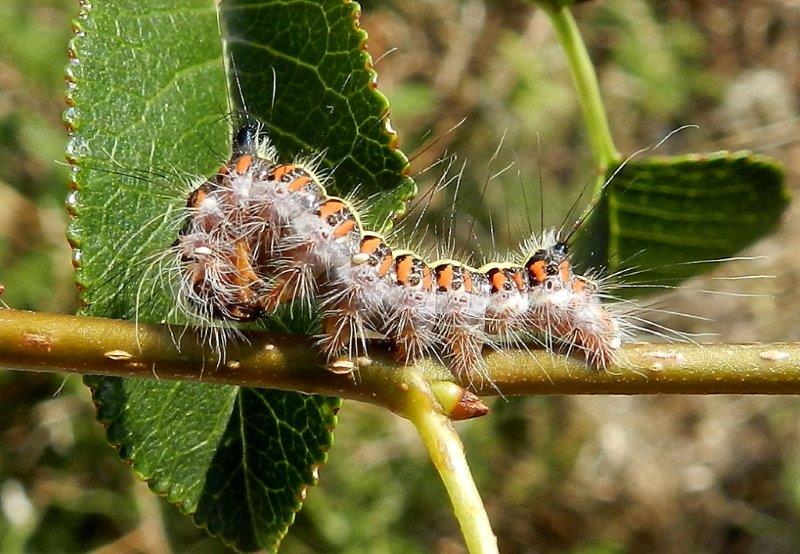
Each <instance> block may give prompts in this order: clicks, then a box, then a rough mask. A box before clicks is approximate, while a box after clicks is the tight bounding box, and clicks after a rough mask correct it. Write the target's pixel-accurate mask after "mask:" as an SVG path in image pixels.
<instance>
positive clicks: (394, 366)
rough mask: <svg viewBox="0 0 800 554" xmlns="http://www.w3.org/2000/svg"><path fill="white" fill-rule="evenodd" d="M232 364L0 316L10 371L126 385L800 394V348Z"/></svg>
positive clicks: (239, 359)
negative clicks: (452, 361) (450, 385)
mask: <svg viewBox="0 0 800 554" xmlns="http://www.w3.org/2000/svg"><path fill="white" fill-rule="evenodd" d="M247 339H248V340H247V341H238V342H237V343H235V344H232V345H230V347H229V348H228V351H227V356H226V359H225V361H224V362H222V363H218V361H217V357H216V355H215V354H214V353H213V351H212V350H211V349H209V348H206V347H204V346H203V345H202V343H201V342H200V341H199V340H198V339H197V338H196V337H195V335H194V333H193V332H191V330H190V331H188V332H186V330H185V329H183V328H178V327H169V326H165V325H144V324H138V325H137V324H134V323H132V322H129V321H122V320H113V319H102V318H95V317H83V316H68V315H53V314H43V313H32V312H24V311H17V310H11V309H3V310H0V367H5V368H8V369H17V370H26V371H53V372H64V373H80V374H99V375H109V376H118V377H125V378H145V379H147V378H150V379H167V380H187V381H202V382H205V383H217V384H235V385H242V386H248V387H264V388H276V389H284V390H295V391H302V392H308V393H318V394H327V395H333V396H339V397H342V398H348V399H354V400H359V401H363V402H368V403H371V404H376V405H380V406H383V407H386V408H389V409H391V410H394V411H397V412H400V413H402V412H403V411H404V407H405V406H406V402H407V399H405V396H406V395H407V393H408V391H409V385H410V384H413V383H417V382H419V378H420V376H421V377H422V379H423V380H424V381H427V382H431V383H436V382H450V381H453V382H455V383H457V384H458V385H460V386H461V387H464V388H470V389H471V390H473V391H475V392H476V393H477V394H479V395H486V396H491V395H496V394H499V393H501V394H503V395H506V396H511V395H527V394H656V393H687V394H722V393H736V394H800V343H789V344H773V345H762V344H753V345H730V344H714V345H695V344H681V345H661V344H631V345H628V346H626V347H624V348H623V349H622V350H621V351H620V355H619V359H620V363H619V364H618V365H617V366H615V367H613V368H610V369H609V370H607V371H589V370H587V369H586V367H585V365H584V364H582V363H581V362H580V361H579V360H575V359H571V358H568V357H566V356H560V355H555V354H552V353H550V352H547V351H544V350H532V351H530V352H528V351H504V352H494V353H489V354H487V356H486V361H487V365H488V369H489V375H490V377H491V382H489V381H488V380H487V381H486V382H478V381H473V382H470V379H469V377H468V376H463V375H462V376H453V375H452V374H451V373H450V372H449V371H448V370H447V369H446V368H445V367H444V366H443V365H441V364H440V363H438V362H436V361H434V360H424V361H422V362H420V363H418V364H416V365H415V366H413V367H405V366H402V365H399V364H398V363H397V362H394V361H392V359H391V357H390V355H389V353H388V352H387V351H386V350H385V349H382V348H381V347H380V345H375V347H374V348H373V349H372V355H371V356H372V357H371V358H370V359H369V360H366V359H362V360H360V363H359V364H358V369H357V372H356V373H354V374H337V373H333V372H331V371H329V370H328V369H327V368H326V367H325V366H324V364H321V363H320V360H319V359H318V358H317V355H316V353H315V350H314V348H313V347H312V344H311V340H310V339H309V338H308V337H304V336H297V335H280V334H269V333H252V334H249V335H247Z"/></svg>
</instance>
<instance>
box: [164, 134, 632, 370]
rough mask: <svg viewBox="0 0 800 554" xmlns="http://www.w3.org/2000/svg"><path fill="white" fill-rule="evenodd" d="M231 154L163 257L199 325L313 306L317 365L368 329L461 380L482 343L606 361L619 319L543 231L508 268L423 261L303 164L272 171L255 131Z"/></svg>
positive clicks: (478, 357)
mask: <svg viewBox="0 0 800 554" xmlns="http://www.w3.org/2000/svg"><path fill="white" fill-rule="evenodd" d="M232 152H233V153H232V156H231V159H230V160H229V161H228V163H226V164H225V165H223V166H222V167H221V168H220V169H219V171H218V172H217V174H216V175H214V176H213V177H212V178H211V179H209V180H207V181H205V182H204V183H202V184H201V185H200V186H198V187H197V188H196V189H195V190H194V191H193V192H192V193H191V195H190V196H189V199H188V203H187V214H188V215H187V217H186V220H185V224H184V226H183V228H182V230H181V231H180V233H179V236H178V238H177V240H176V243H175V245H174V248H173V250H174V251H175V253H176V256H177V257H178V258H179V264H180V268H181V276H182V277H181V286H180V287H179V294H180V295H182V297H183V298H182V300H183V301H185V304H186V305H188V306H190V307H191V309H192V310H194V311H195V312H196V313H197V314H199V315H201V316H202V317H205V318H207V319H208V318H212V319H221V320H233V321H251V320H254V319H257V318H259V317H261V316H262V315H264V314H269V313H272V312H274V311H275V310H276V309H277V308H279V307H280V306H282V305H287V304H291V303H297V302H299V303H303V304H305V305H307V306H311V305H312V303H314V302H316V303H317V304H318V305H319V307H320V310H321V314H322V325H321V329H322V331H321V335H320V337H319V339H318V345H319V349H320V351H321V353H322V354H323V355H324V356H325V358H326V359H327V360H328V361H333V360H335V359H338V358H340V357H344V358H345V359H349V360H351V361H352V360H355V359H356V358H357V357H359V356H363V355H365V354H366V338H365V337H366V335H367V334H368V333H377V334H379V335H382V336H383V337H385V338H386V339H387V340H388V341H389V342H390V343H391V344H392V345H393V348H394V352H395V356H396V358H397V359H398V360H399V361H401V362H403V363H406V364H409V363H413V362H414V361H415V360H417V359H419V358H420V357H423V356H426V355H438V356H441V357H443V358H444V359H445V360H446V361H447V363H448V365H449V367H450V368H451V370H452V371H453V373H455V374H457V375H465V376H467V377H468V378H473V377H476V376H477V377H482V376H484V375H485V372H484V362H483V358H482V350H483V348H484V347H486V346H489V347H500V346H502V345H505V344H508V343H514V342H519V341H525V340H528V339H532V340H539V341H541V342H542V343H543V344H545V345H547V346H552V344H553V343H554V342H559V343H565V344H567V345H569V346H570V347H571V348H574V349H575V350H576V351H578V352H580V353H582V354H583V355H584V357H585V358H586V360H587V363H588V364H589V365H590V366H591V367H594V368H605V367H606V366H608V365H609V364H610V363H612V362H613V360H614V355H615V350H616V349H618V348H619V346H620V344H621V342H622V336H623V332H622V329H621V326H620V323H619V321H618V318H616V317H615V316H614V315H613V314H612V313H611V312H610V311H609V310H608V309H606V308H605V307H604V306H603V305H602V304H601V302H600V295H599V294H598V289H597V286H596V285H595V284H594V283H593V282H592V281H591V280H590V279H588V278H586V277H583V276H580V275H577V274H576V273H575V272H574V271H573V268H572V265H571V264H570V254H569V249H568V246H567V244H566V243H565V242H562V241H560V240H558V238H557V235H556V233H555V232H549V233H545V234H544V236H542V237H532V238H531V239H529V240H528V241H526V242H525V243H524V245H525V246H524V247H522V248H521V249H520V252H519V253H518V254H517V255H515V256H513V257H512V259H511V260H510V261H504V262H492V263H487V264H484V265H482V266H481V267H479V268H474V267H470V266H469V265H467V264H464V263H461V262H458V261H456V260H448V259H444V260H437V261H433V262H428V261H427V260H425V259H424V258H423V257H422V256H421V255H418V254H416V253H414V252H413V251H410V250H401V249H396V248H394V247H392V246H391V245H390V244H389V242H390V241H389V240H387V239H386V238H384V237H383V236H382V235H381V234H379V233H377V232H373V231H370V230H367V229H365V228H364V226H363V225H362V223H361V220H360V218H359V215H358V212H357V210H356V209H355V208H354V207H353V205H352V203H350V202H348V201H347V200H344V199H341V198H337V197H334V196H330V195H329V194H328V193H327V191H326V189H325V186H324V184H323V182H324V178H323V177H322V176H321V175H320V174H319V173H318V172H317V171H316V170H315V168H314V164H313V163H302V162H297V163H281V162H279V161H278V160H277V156H276V153H275V152H274V150H272V149H271V148H269V147H268V145H267V143H266V141H265V140H264V139H263V137H262V136H261V135H260V132H259V129H258V127H257V126H254V125H249V124H248V125H245V126H243V127H242V128H241V129H240V130H239V131H238V132H237V133H236V135H235V137H234V141H233V148H232Z"/></svg>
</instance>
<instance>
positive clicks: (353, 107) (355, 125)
mask: <svg viewBox="0 0 800 554" xmlns="http://www.w3.org/2000/svg"><path fill="white" fill-rule="evenodd" d="M358 16H359V6H358V4H356V3H355V2H351V1H349V0H348V1H342V0H321V1H318V2H307V3H302V4H298V3H295V2H288V1H283V0H276V1H271V2H263V1H260V0H232V1H229V2H225V3H223V7H222V21H223V26H224V29H225V32H226V35H227V37H226V39H227V44H228V48H229V52H230V56H231V60H232V63H231V68H232V70H234V71H235V72H236V75H237V76H238V83H237V84H238V85H239V86H240V87H241V92H242V93H243V96H244V98H245V100H246V107H247V109H248V110H249V112H250V113H252V114H253V115H255V116H257V117H258V118H259V119H260V120H261V121H263V122H265V125H266V130H267V132H268V135H269V137H270V139H271V140H272V141H273V142H274V144H275V145H276V146H277V147H278V151H279V152H280V153H281V155H283V156H286V157H287V158H288V159H292V158H294V157H297V156H299V155H308V156H313V155H316V154H318V153H319V152H323V153H324V156H323V160H322V161H323V165H324V166H325V167H326V168H328V169H331V170H334V169H335V171H333V172H332V180H333V184H332V186H331V190H332V192H333V193H334V194H338V195H342V196H346V195H349V194H352V193H353V192H354V191H356V190H357V191H358V196H359V197H360V198H370V197H374V198H375V201H374V202H371V205H370V206H369V210H368V212H367V214H366V216H367V217H366V218H365V221H368V222H370V223H371V224H373V225H377V226H381V225H382V224H384V223H385V222H386V221H387V219H388V218H389V217H390V216H391V215H392V214H395V213H400V212H402V211H403V209H404V207H405V200H408V199H409V198H411V197H412V196H413V195H414V193H415V191H416V188H415V186H414V182H413V181H412V180H411V179H410V178H409V177H408V176H407V175H406V173H407V170H408V161H407V160H406V157H405V156H404V155H403V154H402V152H400V151H399V150H397V148H396V146H395V143H396V141H397V137H396V136H395V134H394V131H392V130H391V127H390V126H389V119H388V115H389V104H388V102H387V101H386V98H385V97H384V96H383V95H382V94H380V92H378V90H377V89H376V81H377V76H376V74H375V72H374V71H373V70H372V63H371V61H370V57H369V54H367V52H366V50H365V43H366V38H367V35H366V33H365V32H364V31H363V30H361V29H360V28H359V27H358ZM234 87H235V88H238V87H237V86H236V85H234ZM235 88H234V90H235ZM238 101H239V102H240V103H241V99H238Z"/></svg>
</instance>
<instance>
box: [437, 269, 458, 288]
mask: <svg viewBox="0 0 800 554" xmlns="http://www.w3.org/2000/svg"><path fill="white" fill-rule="evenodd" d="M434 272H435V273H436V285H437V286H438V287H439V290H440V291H442V292H445V291H448V290H450V287H452V286H453V273H454V272H453V266H452V265H451V264H442V265H440V266H437V267H436V268H435V269H434Z"/></svg>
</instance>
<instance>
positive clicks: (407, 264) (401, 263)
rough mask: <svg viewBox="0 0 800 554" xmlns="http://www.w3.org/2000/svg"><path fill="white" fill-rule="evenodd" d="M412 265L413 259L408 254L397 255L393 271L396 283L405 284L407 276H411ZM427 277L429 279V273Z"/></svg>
mask: <svg viewBox="0 0 800 554" xmlns="http://www.w3.org/2000/svg"><path fill="white" fill-rule="evenodd" d="M412 265H413V260H412V259H411V256H410V255H408V254H404V255H402V256H398V257H397V259H396V260H395V272H396V273H397V284H398V285H405V284H407V283H408V278H409V277H410V276H411V267H412ZM428 279H430V273H429V274H428Z"/></svg>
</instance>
